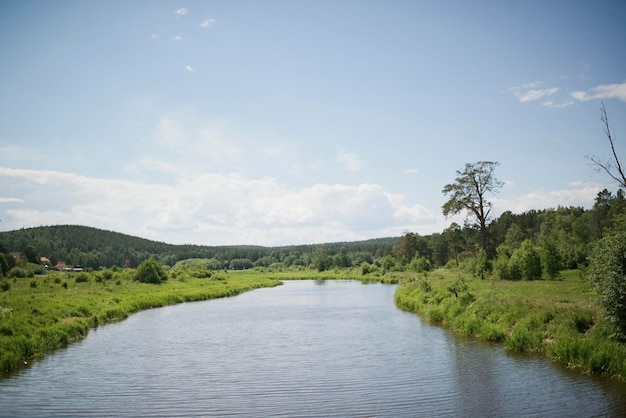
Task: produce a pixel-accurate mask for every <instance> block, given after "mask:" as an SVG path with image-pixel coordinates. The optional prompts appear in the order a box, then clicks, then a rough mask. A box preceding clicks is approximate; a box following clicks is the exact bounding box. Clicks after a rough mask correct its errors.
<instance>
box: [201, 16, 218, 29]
mask: <svg viewBox="0 0 626 418" xmlns="http://www.w3.org/2000/svg"><path fill="white" fill-rule="evenodd" d="M214 24H215V19H213V18H210V19H204V20H203V21H202V23H200V27H202V28H212V27H213V25H214Z"/></svg>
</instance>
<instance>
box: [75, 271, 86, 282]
mask: <svg viewBox="0 0 626 418" xmlns="http://www.w3.org/2000/svg"><path fill="white" fill-rule="evenodd" d="M75 281H76V283H88V282H89V276H88V275H87V273H79V274H78V275H77V276H76V279H75Z"/></svg>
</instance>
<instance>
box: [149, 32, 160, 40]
mask: <svg viewBox="0 0 626 418" xmlns="http://www.w3.org/2000/svg"><path fill="white" fill-rule="evenodd" d="M150 37H151V38H152V39H159V34H158V33H153V34H152V35H150Z"/></svg>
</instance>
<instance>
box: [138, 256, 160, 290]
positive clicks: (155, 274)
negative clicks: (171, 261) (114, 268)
mask: <svg viewBox="0 0 626 418" xmlns="http://www.w3.org/2000/svg"><path fill="white" fill-rule="evenodd" d="M135 280H137V281H138V282H141V283H153V284H159V283H161V282H163V281H166V280H167V274H166V273H165V271H164V270H163V265H162V264H161V263H160V262H158V261H156V260H155V259H154V258H152V257H150V258H149V259H147V260H145V261H144V262H142V263H141V264H139V266H138V267H137V273H136V275H135Z"/></svg>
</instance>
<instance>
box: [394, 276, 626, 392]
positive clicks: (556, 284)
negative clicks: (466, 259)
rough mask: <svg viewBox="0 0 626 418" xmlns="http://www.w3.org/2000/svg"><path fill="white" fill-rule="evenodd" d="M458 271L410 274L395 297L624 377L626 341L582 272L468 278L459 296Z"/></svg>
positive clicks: (454, 322)
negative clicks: (556, 277) (616, 335)
mask: <svg viewBox="0 0 626 418" xmlns="http://www.w3.org/2000/svg"><path fill="white" fill-rule="evenodd" d="M459 274H461V273H459V272H458V271H450V270H437V271H434V272H431V273H430V274H429V275H428V276H424V275H422V276H420V277H417V276H415V277H412V278H410V279H407V280H405V281H403V282H402V284H401V285H400V286H399V287H398V290H397V292H396V304H397V305H398V306H399V307H400V308H402V309H405V310H408V311H412V312H416V313H418V314H420V315H421V316H423V317H424V318H425V319H427V320H428V321H430V322H431V323H436V324H441V325H443V326H446V327H448V328H450V329H452V330H454V331H456V332H458V333H460V334H463V335H467V336H472V337H476V338H479V339H483V340H486V341H494V342H500V343H503V344H504V345H505V346H506V348H507V349H509V350H512V351H519V352H537V353H543V354H545V355H547V356H549V357H550V358H552V359H554V360H556V361H560V362H563V363H565V364H567V365H568V366H570V367H572V368H576V369H579V370H581V371H583V372H586V373H601V374H603V375H607V376H611V377H616V378H619V379H622V380H625V379H626V345H624V344H623V343H621V342H619V341H617V340H615V339H614V330H613V329H612V328H611V326H610V325H609V324H608V323H606V322H605V321H604V320H603V318H602V310H601V309H600V307H599V306H597V305H596V303H595V301H596V295H595V293H593V292H592V291H591V290H590V289H589V287H588V286H587V284H586V283H585V281H584V279H583V277H582V273H581V272H580V271H577V270H572V271H566V272H563V273H562V275H561V279H560V280H538V281H516V282H513V281H499V280H495V281H491V280H480V279H475V278H471V277H463V279H464V280H465V283H467V289H466V290H465V291H464V292H460V293H458V297H455V295H454V293H453V291H451V288H452V287H453V284H454V283H455V282H457V281H458V280H459Z"/></svg>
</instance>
